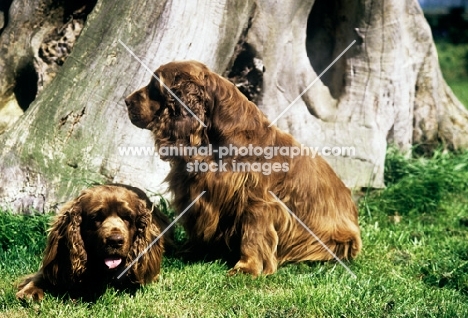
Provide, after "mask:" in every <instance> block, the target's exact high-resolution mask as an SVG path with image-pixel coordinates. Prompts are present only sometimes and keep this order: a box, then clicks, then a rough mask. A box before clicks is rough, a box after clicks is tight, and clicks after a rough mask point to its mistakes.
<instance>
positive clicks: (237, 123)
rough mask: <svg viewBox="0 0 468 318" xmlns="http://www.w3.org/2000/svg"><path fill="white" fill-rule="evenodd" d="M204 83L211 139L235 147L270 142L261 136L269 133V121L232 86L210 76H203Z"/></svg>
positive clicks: (223, 80)
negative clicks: (216, 137) (214, 138)
mask: <svg viewBox="0 0 468 318" xmlns="http://www.w3.org/2000/svg"><path fill="white" fill-rule="evenodd" d="M205 82H206V95H207V96H209V97H208V102H207V105H209V107H208V109H209V117H210V118H211V122H210V130H211V132H210V135H214V136H218V138H219V139H221V141H220V143H222V142H223V141H226V140H228V141H229V142H230V143H232V144H234V145H237V146H240V145H248V144H254V143H256V144H263V143H268V142H269V138H267V139H265V138H266V137H267V135H265V136H263V135H261V134H260V133H261V132H268V131H269V128H268V125H269V121H268V119H267V118H266V116H265V115H264V114H263V113H262V112H261V111H260V110H259V109H258V108H257V106H256V105H255V104H254V103H252V102H251V101H249V100H248V99H247V97H245V95H244V94H242V93H241V92H240V91H239V90H238V89H237V87H236V86H235V85H234V84H233V83H231V82H230V81H228V80H227V79H225V78H223V77H221V76H219V75H217V74H215V73H213V72H208V73H207V74H206V80H205Z"/></svg>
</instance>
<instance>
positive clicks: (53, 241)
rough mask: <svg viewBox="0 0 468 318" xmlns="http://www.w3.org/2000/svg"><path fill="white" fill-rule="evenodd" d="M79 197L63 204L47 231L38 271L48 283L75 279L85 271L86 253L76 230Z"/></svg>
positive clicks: (79, 216)
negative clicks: (40, 267)
mask: <svg viewBox="0 0 468 318" xmlns="http://www.w3.org/2000/svg"><path fill="white" fill-rule="evenodd" d="M79 200H80V197H79V198H77V199H75V200H73V201H71V202H68V203H66V204H65V206H64V207H63V208H62V210H61V211H60V213H59V215H58V216H57V218H56V220H55V222H54V223H53V224H52V227H51V229H50V230H49V235H48V238H47V247H46V250H45V252H44V259H43V261H42V272H43V275H44V278H45V279H46V280H48V281H49V282H50V283H51V284H52V285H57V284H59V283H60V284H63V285H65V284H67V283H73V282H76V281H77V280H78V278H79V276H81V275H82V274H83V273H84V271H85V265H86V258H87V255H86V250H85V248H84V243H83V239H82V238H81V233H80V225H81V221H82V218H81V213H82V211H81V206H80V203H79Z"/></svg>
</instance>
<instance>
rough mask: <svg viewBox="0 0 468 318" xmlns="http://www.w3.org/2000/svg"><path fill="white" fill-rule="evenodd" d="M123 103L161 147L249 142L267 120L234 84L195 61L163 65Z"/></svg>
mask: <svg viewBox="0 0 468 318" xmlns="http://www.w3.org/2000/svg"><path fill="white" fill-rule="evenodd" d="M125 103H126V105H127V108H128V114H129V117H130V120H131V121H132V123H133V124H134V125H136V126H138V127H140V128H145V129H149V130H151V131H152V132H153V134H154V137H155V141H156V144H157V146H159V147H161V146H177V147H179V146H180V145H182V146H195V147H196V146H206V145H208V144H210V143H211V144H222V143H223V142H225V141H229V142H231V143H237V144H240V145H243V144H249V143H251V142H253V141H254V140H253V138H254V137H255V136H256V135H258V132H259V131H260V132H261V131H262V129H265V128H266V127H267V126H268V124H269V123H268V120H267V119H266V117H265V116H264V115H263V113H262V112H260V111H259V110H258V108H257V107H256V106H255V104H253V103H251V102H250V101H248V99H247V98H246V97H245V96H244V95H243V94H242V93H241V92H240V91H239V90H238V89H237V88H236V87H235V85H234V84H232V83H231V82H229V81H228V80H226V79H225V78H223V77H221V76H219V75H217V74H216V73H214V72H212V71H210V70H209V69H208V67H206V66H205V65H204V64H202V63H200V62H197V61H181V62H171V63H168V64H165V65H162V66H161V67H159V68H158V69H157V70H156V71H155V72H154V76H153V77H152V78H151V81H150V83H149V84H148V85H147V86H145V87H143V88H141V89H139V90H137V91H135V92H134V93H132V94H130V95H129V96H128V97H127V98H126V99H125Z"/></svg>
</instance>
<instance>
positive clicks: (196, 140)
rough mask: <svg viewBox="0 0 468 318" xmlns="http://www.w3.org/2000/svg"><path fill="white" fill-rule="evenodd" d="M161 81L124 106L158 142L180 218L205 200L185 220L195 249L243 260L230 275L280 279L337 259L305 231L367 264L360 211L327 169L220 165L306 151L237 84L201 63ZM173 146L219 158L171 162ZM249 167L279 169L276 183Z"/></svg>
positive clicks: (172, 66)
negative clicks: (281, 271) (285, 150)
mask: <svg viewBox="0 0 468 318" xmlns="http://www.w3.org/2000/svg"><path fill="white" fill-rule="evenodd" d="M154 75H155V76H154V77H153V78H152V79H151V81H150V83H149V84H148V85H147V86H145V87H143V88H141V89H139V90H137V91H135V92H134V93H132V94H131V95H129V96H128V97H127V98H126V99H125V103H126V105H127V107H128V113H129V117H130V120H131V122H132V123H133V124H134V125H136V126H138V127H140V128H145V129H149V130H151V131H152V132H153V135H154V139H155V142H156V146H157V147H158V148H159V150H160V153H161V158H162V159H164V160H167V161H169V162H170V164H171V170H170V172H169V174H168V176H167V178H166V181H168V185H169V189H170V191H171V192H172V193H173V196H174V207H175V209H176V211H177V212H178V213H180V212H181V211H182V210H183V209H184V208H186V207H187V206H189V204H190V203H191V202H192V200H194V198H196V197H197V196H198V195H199V194H200V193H201V192H202V191H204V190H206V194H205V195H203V196H202V197H201V198H200V199H199V200H198V201H197V202H195V204H194V205H193V206H192V207H191V208H190V209H189V210H188V211H187V212H186V213H185V215H183V216H182V220H183V221H182V222H183V225H184V227H185V230H186V232H187V233H188V237H189V242H190V243H191V244H192V246H193V248H195V247H197V248H198V249H197V251H203V252H214V251H224V252H225V254H228V255H230V256H232V257H234V259H235V265H234V267H233V269H231V270H230V273H231V274H233V273H236V272H239V271H240V272H244V273H250V274H252V275H254V276H256V275H259V274H262V273H263V274H272V273H274V272H275V271H276V269H277V267H278V265H280V264H282V263H285V262H296V261H305V260H312V261H314V260H330V259H332V258H333V256H332V255H331V254H330V253H329V251H327V250H326V249H325V248H324V247H323V246H322V245H321V244H319V242H318V241H317V240H316V239H315V238H314V237H313V236H311V235H310V233H309V232H308V231H307V229H306V227H307V228H309V229H310V230H311V231H313V233H315V234H316V236H317V237H319V238H320V240H321V241H322V242H323V243H324V244H326V246H328V248H329V249H330V250H331V251H333V252H334V253H335V254H336V255H337V257H339V258H344V259H348V258H353V257H355V256H356V255H357V254H358V252H359V251H360V249H361V238H360V230H359V225H358V214H357V209H356V206H355V204H354V202H353V200H352V198H351V193H350V190H349V189H348V188H346V186H345V185H344V184H343V182H342V181H341V180H340V179H339V178H338V176H337V175H336V174H335V172H334V171H333V170H332V168H331V167H330V166H329V165H328V164H327V163H326V162H325V160H324V159H322V158H321V157H320V156H318V157H315V158H312V156H305V155H303V156H295V157H294V158H291V156H289V155H282V154H279V153H276V154H275V155H274V156H272V157H271V158H268V159H267V158H266V156H257V155H255V154H252V153H249V154H247V155H241V154H240V153H230V154H229V155H227V156H223V157H222V158H221V155H220V151H219V149H222V147H224V149H226V148H229V147H231V149H235V148H234V147H237V149H240V147H246V148H247V147H250V148H253V147H262V148H263V149H267V148H268V147H270V148H272V147H300V144H299V143H298V142H297V141H296V140H295V139H294V138H293V137H292V136H291V135H290V134H288V133H286V132H283V131H281V130H279V129H278V128H277V127H275V126H271V127H270V122H269V121H268V119H267V118H266V116H265V115H264V114H263V113H262V112H261V111H260V110H259V109H258V108H257V106H256V105H255V104H253V103H252V102H250V101H249V100H248V99H247V98H246V97H244V95H242V93H241V92H240V91H239V90H238V89H237V88H236V87H235V86H234V85H233V84H232V83H231V82H229V81H228V80H226V79H224V78H222V77H221V76H218V75H217V74H215V73H213V72H211V71H210V70H209V69H208V68H207V67H206V66H205V65H203V64H201V63H199V62H196V61H181V62H171V63H168V64H166V65H163V66H161V67H159V68H158V69H157V70H156V71H155V73H154ZM167 88H169V89H170V90H171V92H169V91H168V89H167ZM175 96H176V97H177V98H176V97H175ZM180 102H183V103H184V104H185V106H184V105H183V104H182V103H180ZM187 108H188V109H190V112H189V111H188V110H187ZM192 113H193V114H192ZM193 115H196V117H195V116H193ZM171 146H173V149H175V148H179V149H193V147H197V148H198V149H200V150H201V149H202V148H203V149H205V150H206V149H210V147H211V149H213V151H211V152H209V153H207V152H206V151H200V152H199V153H197V152H193V151H191V153H189V152H190V151H189V152H186V151H181V152H179V153H178V154H175V153H172V154H171V153H168V152H167V149H168V147H171ZM174 147H175V148H174ZM190 147H192V148H190ZM163 148H165V151H161V150H162V149H163ZM244 154H245V153H244ZM220 160H222V162H221V161H220ZM240 163H242V164H244V167H245V164H252V166H251V167H253V164H254V163H256V167H257V168H258V167H262V168H268V167H270V168H271V167H276V169H274V171H271V173H265V171H261V170H259V169H238V167H239V164H240ZM197 164H198V167H202V166H201V164H204V167H205V169H204V170H203V171H200V169H199V170H198V171H197V170H196V169H194V167H195V168H196V167H197ZM207 167H210V168H209V169H206V168H207ZM212 168H213V169H212ZM247 168H248V166H247ZM270 191H271V192H270ZM272 193H273V194H275V196H276V197H277V198H279V199H280V200H281V201H282V202H283V203H284V204H285V205H286V206H287V207H288V209H289V210H290V211H291V212H293V213H295V214H296V216H297V217H299V219H301V220H302V221H303V223H304V225H305V226H303V225H301V224H300V222H298V221H297V220H295V219H294V218H293V216H292V215H291V213H290V212H289V211H288V209H286V208H285V206H284V205H283V204H282V203H281V202H279V201H278V200H277V198H276V197H275V196H273V195H272Z"/></svg>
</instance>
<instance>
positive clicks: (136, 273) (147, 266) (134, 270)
mask: <svg viewBox="0 0 468 318" xmlns="http://www.w3.org/2000/svg"><path fill="white" fill-rule="evenodd" d="M132 206H136V207H137V211H136V212H137V219H136V224H135V225H136V229H137V232H136V234H135V239H134V242H133V246H132V248H131V250H130V252H129V253H128V257H127V265H130V264H131V263H132V262H133V261H134V260H136V259H138V260H137V261H136V262H135V263H134V264H133V265H132V267H131V269H130V273H129V274H130V279H131V280H135V281H136V282H138V283H139V284H145V283H150V282H151V281H153V280H155V279H156V278H157V276H158V274H159V271H160V267H161V260H162V254H163V252H164V247H163V246H164V238H163V237H162V236H161V237H160V235H161V230H160V229H159V227H158V226H157V224H156V222H155V220H153V215H152V210H151V209H152V208H153V207H149V206H147V202H145V201H144V200H141V199H138V202H136V204H132ZM154 208H156V207H154ZM156 239H157V240H156Z"/></svg>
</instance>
